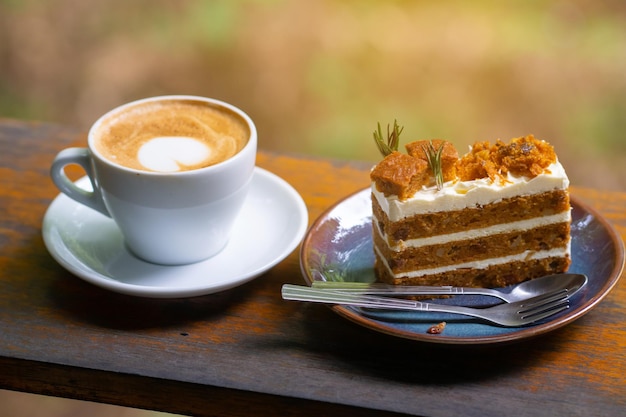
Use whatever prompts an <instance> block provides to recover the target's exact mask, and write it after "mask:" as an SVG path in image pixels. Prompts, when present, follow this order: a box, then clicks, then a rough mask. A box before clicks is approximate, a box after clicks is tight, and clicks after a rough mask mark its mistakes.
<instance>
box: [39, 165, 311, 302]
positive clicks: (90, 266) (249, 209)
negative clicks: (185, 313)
mask: <svg viewBox="0 0 626 417" xmlns="http://www.w3.org/2000/svg"><path fill="white" fill-rule="evenodd" d="M76 184H77V185H79V186H81V187H83V188H85V189H88V188H89V187H90V184H89V181H88V179H87V177H84V178H81V179H80V180H78V181H77V182H76ZM240 218H241V220H240V221H238V222H237V224H236V226H235V228H234V230H233V235H232V236H231V239H230V242H229V243H228V245H227V246H226V248H224V250H222V251H221V252H220V253H219V254H217V255H215V256H214V257H212V258H210V259H208V260H206V261H203V262H198V263H195V264H191V265H183V266H162V265H155V264H152V263H148V262H145V261H143V260H141V259H138V258H136V257H135V256H134V255H132V254H131V253H130V252H129V251H128V250H127V249H126V246H125V245H124V242H123V239H122V235H121V233H120V232H119V230H118V228H117V226H116V225H115V223H114V222H113V220H111V219H110V218H108V217H106V216H103V215H102V214H100V213H98V212H96V211H94V210H92V209H90V208H87V207H86V206H83V205H82V204H79V203H77V202H75V201H74V200H72V199H70V198H69V197H67V196H65V195H64V194H59V196H58V197H56V198H55V200H54V201H53V202H52V204H50V207H48V210H47V212H46V214H45V216H44V219H43V239H44V242H45V245H46V247H47V249H48V251H49V252H50V254H51V255H52V256H53V257H54V259H55V260H56V261H57V262H59V263H60V264H61V266H63V267H64V268H65V269H67V270H68V271H70V272H72V273H74V274H75V275H77V276H78V277H80V278H82V279H84V280H85V281H87V282H90V283H92V284H95V285H98V286H100V287H103V288H106V289H108V290H111V291H115V292H119V293H123V294H128V295H134V296H140V297H153V298H178V297H194V296H199V295H205V294H211V293H215V292H219V291H223V290H226V289H229V288H232V287H235V286H237V285H241V284H243V283H245V282H247V281H250V280H251V279H253V278H255V277H257V276H259V275H261V274H262V273H263V272H265V271H267V270H268V269H270V268H272V267H273V266H275V265H276V264H278V263H279V262H280V261H282V260H283V259H284V258H286V257H287V256H288V255H289V254H290V253H291V252H292V251H293V250H294V249H295V248H296V247H297V246H298V244H299V243H300V241H301V240H302V238H303V236H304V233H305V232H306V228H307V224H308V213H307V209H306V205H305V204H304V201H303V200H302V197H300V195H299V194H298V192H297V191H296V190H294V189H293V187H291V185H289V184H288V183H287V182H286V181H284V180H283V179H281V178H280V177H278V176H276V175H274V174H272V173H270V172H268V171H266V170H264V169H261V168H258V167H257V168H255V171H254V174H253V178H252V184H251V186H250V192H249V194H248V197H247V198H246V202H245V204H244V207H243V209H242V212H241V215H240Z"/></svg>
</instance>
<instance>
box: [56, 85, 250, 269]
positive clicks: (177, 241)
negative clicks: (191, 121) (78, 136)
mask: <svg viewBox="0 0 626 417" xmlns="http://www.w3.org/2000/svg"><path fill="white" fill-rule="evenodd" d="M172 103H174V104H172ZM178 103H183V104H184V105H187V104H189V105H191V106H194V105H197V106H209V107H211V108H213V109H216V110H218V111H220V112H224V114H228V115H229V116H233V117H235V118H236V120H238V121H240V123H241V126H242V127H243V128H245V129H246V132H248V135H249V136H248V138H247V142H245V145H243V147H242V148H241V149H240V150H239V151H238V152H236V153H235V154H234V155H232V156H230V157H228V158H227V159H225V160H224V161H222V162H218V163H215V164H213V165H210V166H206V167H200V168H193V169H190V170H184V171H175V172H155V171H150V170H145V169H137V168H130V167H128V166H123V165H121V164H120V163H118V162H116V160H114V159H113V158H111V156H110V155H109V156H106V157H105V155H104V154H103V151H102V150H101V149H99V147H98V146H99V145H98V141H101V140H102V136H105V135H104V134H102V131H103V129H104V127H103V126H105V127H106V128H107V129H108V128H109V125H111V126H115V122H112V120H114V118H116V117H119V116H120V115H122V116H126V114H129V113H130V112H133V111H135V109H138V108H141V106H152V105H155V104H156V105H159V106H160V105H162V104H164V105H177V104H178ZM179 114H181V115H182V114H183V112H179ZM168 117H170V116H167V117H166V118H161V120H165V122H166V124H167V123H169V120H170V119H168ZM171 117H172V119H171V120H172V123H175V122H176V120H175V118H176V116H171ZM184 118H185V117H183V119H184ZM137 124H138V125H140V124H141V123H137ZM202 126H204V125H202ZM139 128H140V127H138V129H139ZM207 129H209V130H210V128H208V127H207ZM211 132H213V131H211ZM162 136H168V137H171V136H172V134H171V133H165V134H163V135H162ZM215 137H216V138H222V136H220V135H217V134H216V136H215ZM215 140H217V139H215ZM220 140H221V139H220ZM181 143H182V142H181ZM114 148H115V147H112V149H114ZM175 148H179V146H175ZM256 148H257V131H256V127H255V125H254V123H253V121H252V120H251V119H250V117H249V116H248V115H246V114H245V113H244V112H243V111H241V110H240V109H238V108H236V107H235V106H232V105H230V104H228V103H224V102H222V101H219V100H214V99H209V98H203V97H196V96H161V97H152V98H147V99H143V100H138V101H134V102H132V103H128V104H125V105H123V106H120V107H118V108H116V109H114V110H111V111H110V112H108V113H107V114H105V115H103V116H102V117H101V118H100V119H98V121H96V122H95V123H94V125H93V126H92V127H91V129H90V130H89V136H88V147H87V148H68V149H65V150H63V151H61V152H60V153H59V154H58V155H57V156H56V158H55V159H54V162H53V163H52V167H51V170H50V173H51V177H52V180H53V182H54V183H55V185H56V186H57V187H58V188H59V189H60V190H61V191H62V192H63V193H65V194H66V195H67V196H69V197H70V198H72V199H74V200H76V201H77V202H79V203H81V204H84V205H85V206H88V207H90V208H92V209H94V210H97V211H99V212H100V213H102V214H104V215H105V216H109V217H111V218H112V219H113V220H114V221H115V222H116V224H117V226H118V227H119V229H120V231H121V233H122V235H123V236H124V239H125V243H126V245H127V247H128V248H129V249H130V251H131V252H133V253H134V254H135V255H136V256H138V257H140V258H142V259H144V260H146V261H149V262H152V263H157V264H163V265H181V264H188V263H193V262H198V261H202V260H204V259H207V258H209V257H211V256H213V255H215V254H217V253H218V252H220V251H221V250H222V249H223V248H224V247H225V246H226V244H227V242H228V239H229V236H230V232H231V229H232V226H233V225H234V223H235V221H236V219H237V216H238V214H239V212H240V209H241V207H242V205H243V203H244V200H245V198H246V194H247V191H248V188H249V184H250V181H251V179H252V175H253V171H254V167H255V160H256ZM71 164H77V165H80V166H81V167H82V168H83V169H84V170H85V172H86V173H87V176H88V177H89V181H90V182H91V186H92V189H93V191H85V190H84V189H82V188H80V187H78V186H76V185H75V184H74V183H73V182H72V181H71V180H70V179H69V178H68V177H67V175H66V174H65V171H64V168H65V167H66V166H67V165H71Z"/></svg>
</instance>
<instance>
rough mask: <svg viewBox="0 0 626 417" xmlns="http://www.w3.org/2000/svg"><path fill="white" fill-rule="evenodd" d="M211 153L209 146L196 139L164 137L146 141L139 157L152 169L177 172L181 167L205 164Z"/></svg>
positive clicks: (145, 165)
mask: <svg viewBox="0 0 626 417" xmlns="http://www.w3.org/2000/svg"><path fill="white" fill-rule="evenodd" d="M210 155H211V150H210V149H209V147H208V146H206V145H205V144H204V143H202V142H200V141H198V140H196V139H193V138H185V137H164V138H154V139H151V140H149V141H148V142H146V143H144V144H143V145H142V146H141V148H139V153H138V154H137V157H138V159H139V163H140V164H141V165H143V166H144V167H146V168H148V169H150V170H152V171H158V172H175V171H180V170H181V167H185V166H194V165H199V164H203V163H204V162H205V161H206V160H207V159H209V157H210Z"/></svg>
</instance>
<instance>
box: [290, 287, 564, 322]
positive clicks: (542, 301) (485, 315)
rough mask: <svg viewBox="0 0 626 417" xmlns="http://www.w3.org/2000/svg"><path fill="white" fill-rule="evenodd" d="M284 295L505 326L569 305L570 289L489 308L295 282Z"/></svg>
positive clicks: (533, 319) (328, 302)
mask: <svg viewBox="0 0 626 417" xmlns="http://www.w3.org/2000/svg"><path fill="white" fill-rule="evenodd" d="M282 297H283V299H285V300H293V301H308V302H314V303H325V304H341V305H350V306H356V307H366V308H377V309H392V310H412V311H431V312H432V311H434V312H441V313H455V314H462V315H466V316H471V317H476V318H480V319H483V320H487V321H490V322H492V323H496V324H499V325H501V326H506V327H517V326H524V325H527V324H531V323H534V322H536V321H538V320H542V319H545V318H546V317H550V316H552V315H554V314H556V313H558V312H560V311H563V310H566V309H568V308H569V295H568V291H567V289H562V290H557V291H552V292H549V293H546V294H542V295H538V296H536V297H532V298H529V299H527V300H523V301H518V302H515V303H503V304H498V305H496V306H493V307H486V308H472V307H462V306H455V305H442V304H433V303H423V302H420V301H413V300H405V299H399V298H391V297H377V296H369V295H358V294H350V293H342V292H339V291H332V290H321V289H316V288H311V287H306V286H302V285H292V284H284V285H283V287H282Z"/></svg>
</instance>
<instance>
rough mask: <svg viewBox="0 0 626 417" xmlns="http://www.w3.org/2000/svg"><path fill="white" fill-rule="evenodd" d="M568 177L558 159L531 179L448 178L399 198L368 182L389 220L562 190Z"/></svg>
mask: <svg viewBox="0 0 626 417" xmlns="http://www.w3.org/2000/svg"><path fill="white" fill-rule="evenodd" d="M568 186H569V179H568V178H567V174H566V173H565V170H564V169H563V166H562V165H561V163H560V162H558V161H557V162H555V163H553V164H551V165H550V166H549V167H548V168H547V169H546V171H545V172H544V173H543V174H540V175H538V176H536V177H534V178H531V179H529V178H526V177H515V176H513V175H511V174H510V173H509V174H508V176H507V177H506V178H505V179H504V181H502V179H500V178H496V180H495V181H492V180H491V179H489V178H481V179H477V180H472V181H449V182H447V183H445V184H444V187H443V189H442V190H437V188H436V187H435V186H433V187H423V188H422V189H421V190H420V191H418V192H417V193H415V195H414V196H413V197H410V198H408V199H406V200H400V199H399V198H398V197H397V196H389V197H385V195H384V194H383V193H381V192H380V191H378V190H377V189H376V184H375V183H374V182H372V185H371V188H372V193H373V196H374V198H376V200H377V201H378V204H379V205H380V207H381V208H382V210H383V211H384V212H385V213H386V214H387V216H388V217H389V220H390V221H392V222H396V221H399V220H401V219H404V218H406V217H410V216H414V215H417V214H423V213H432V212H440V211H452V210H462V209H465V208H468V207H476V206H483V205H487V204H492V203H496V202H498V201H500V200H503V199H506V198H511V197H515V196H517V195H520V194H521V195H533V194H540V193H544V192H548V191H554V190H565V189H567V188H568Z"/></svg>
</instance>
